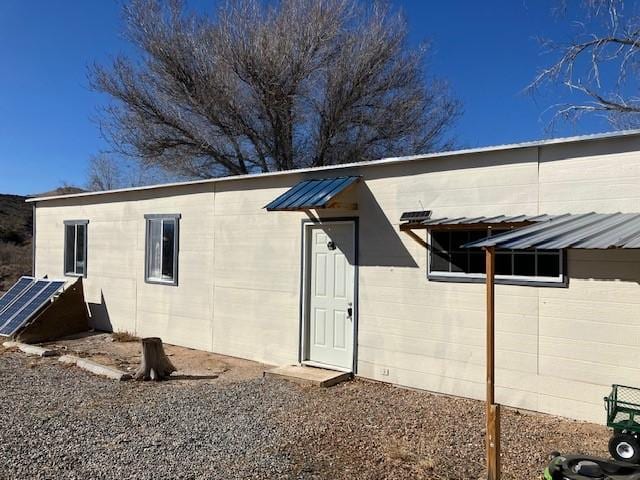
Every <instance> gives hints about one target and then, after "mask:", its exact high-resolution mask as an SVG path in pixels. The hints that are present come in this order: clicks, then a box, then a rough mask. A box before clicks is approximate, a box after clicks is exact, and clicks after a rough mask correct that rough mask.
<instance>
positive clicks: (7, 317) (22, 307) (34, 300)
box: [0, 280, 64, 336]
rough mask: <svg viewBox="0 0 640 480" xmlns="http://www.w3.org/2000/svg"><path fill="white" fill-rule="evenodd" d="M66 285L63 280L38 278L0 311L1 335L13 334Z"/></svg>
mask: <svg viewBox="0 0 640 480" xmlns="http://www.w3.org/2000/svg"><path fill="white" fill-rule="evenodd" d="M63 285H64V282H62V281H54V282H52V281H47V280H38V281H37V282H36V283H34V284H33V285H32V286H31V287H29V288H28V289H27V290H26V291H25V292H24V293H23V294H22V295H21V296H20V298H19V299H18V300H17V301H16V302H14V303H13V304H12V305H10V306H9V307H8V308H7V309H5V310H4V311H3V312H2V313H0V324H1V325H2V327H0V335H7V336H8V335H13V334H14V333H15V332H16V331H17V330H18V329H19V328H20V327H21V326H22V325H24V324H25V323H26V322H27V320H29V318H31V316H32V315H33V314H35V313H36V312H38V311H39V310H40V309H41V308H42V307H43V306H44V305H45V304H46V302H47V301H48V300H49V299H50V298H51V297H52V296H53V294H55V293H56V292H57V291H58V290H60V288H61V287H62V286H63Z"/></svg>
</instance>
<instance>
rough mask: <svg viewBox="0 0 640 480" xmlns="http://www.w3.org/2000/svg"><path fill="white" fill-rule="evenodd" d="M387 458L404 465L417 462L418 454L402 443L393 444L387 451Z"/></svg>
mask: <svg viewBox="0 0 640 480" xmlns="http://www.w3.org/2000/svg"><path fill="white" fill-rule="evenodd" d="M387 456H388V457H389V458H390V459H391V460H397V461H399V462H403V463H410V462H411V463H412V462H414V461H415V460H416V454H415V453H414V452H413V451H412V450H411V448H409V447H408V446H407V445H403V444H401V443H400V442H397V441H396V442H392V443H391V444H390V445H389V447H388V449H387Z"/></svg>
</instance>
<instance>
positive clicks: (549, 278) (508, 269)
mask: <svg viewBox="0 0 640 480" xmlns="http://www.w3.org/2000/svg"><path fill="white" fill-rule="evenodd" d="M505 231H506V230H498V229H486V228H479V229H469V230H458V229H452V230H432V231H431V233H430V241H429V270H428V277H429V279H430V280H443V281H452V282H455V281H459V282H469V281H476V280H477V281H483V280H484V278H485V273H486V264H485V254H484V251H483V250H482V249H481V248H462V245H464V244H466V243H469V242H472V241H474V240H479V239H482V238H485V237H488V236H491V235H492V234H493V235H497V234H498V233H503V232H505ZM563 264H564V259H563V252H562V251H561V250H508V249H496V257H495V272H496V277H495V278H496V282H497V283H511V284H519V283H535V284H547V283H548V284H563V283H564V282H565V276H564V268H563Z"/></svg>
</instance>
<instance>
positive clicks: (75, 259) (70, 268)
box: [64, 220, 89, 277]
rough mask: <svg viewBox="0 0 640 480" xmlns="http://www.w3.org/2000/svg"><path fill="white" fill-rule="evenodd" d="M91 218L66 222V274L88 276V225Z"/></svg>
mask: <svg viewBox="0 0 640 480" xmlns="http://www.w3.org/2000/svg"><path fill="white" fill-rule="evenodd" d="M88 226H89V220H65V222H64V274H65V275H68V276H73V277H86V276H87V227H88Z"/></svg>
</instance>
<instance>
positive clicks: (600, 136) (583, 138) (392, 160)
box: [27, 129, 640, 202]
mask: <svg viewBox="0 0 640 480" xmlns="http://www.w3.org/2000/svg"><path fill="white" fill-rule="evenodd" d="M637 135H640V129H635V130H621V131H617V132H605V133H596V134H590V135H578V136H573V137H563V138H549V139H546V140H534V141H530V142H520V143H510V144H504V145H493V146H487V147H475V148H466V149H460V150H449V151H443V152H433V153H425V154H420V155H408V156H403V157H389V158H382V159H378V160H367V161H364V162H352V163H343V164H341V165H325V166H322V167H310V168H301V169H297V170H285V171H279V172H267V173H249V174H246V175H234V176H228V177H218V178H206V179H202V180H190V181H185V182H174V183H163V184H159V185H145V186H141V187H130V188H118V189H114V190H104V191H99V192H84V193H70V194H66V195H54V196H50V197H36V198H30V199H28V200H27V202H43V201H48V200H59V199H66V198H76V197H89V196H96V195H108V194H114V193H124V192H136V191H140V190H155V189H161V188H172V187H182V186H185V185H198V184H201V183H218V182H229V181H236V180H248V179H253V178H262V177H275V176H282V175H294V174H300V173H313V172H320V171H340V170H343V169H347V168H358V167H367V166H377V165H389V164H397V163H405V162H413V161H420V160H429V159H433V158H439V157H450V156H456V155H467V154H472V153H483V152H499V151H504V150H516V149H521V148H532V147H543V146H545V145H558V144H566V143H575V142H590V141H595V140H604V139H609V138H620V137H630V136H637Z"/></svg>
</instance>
